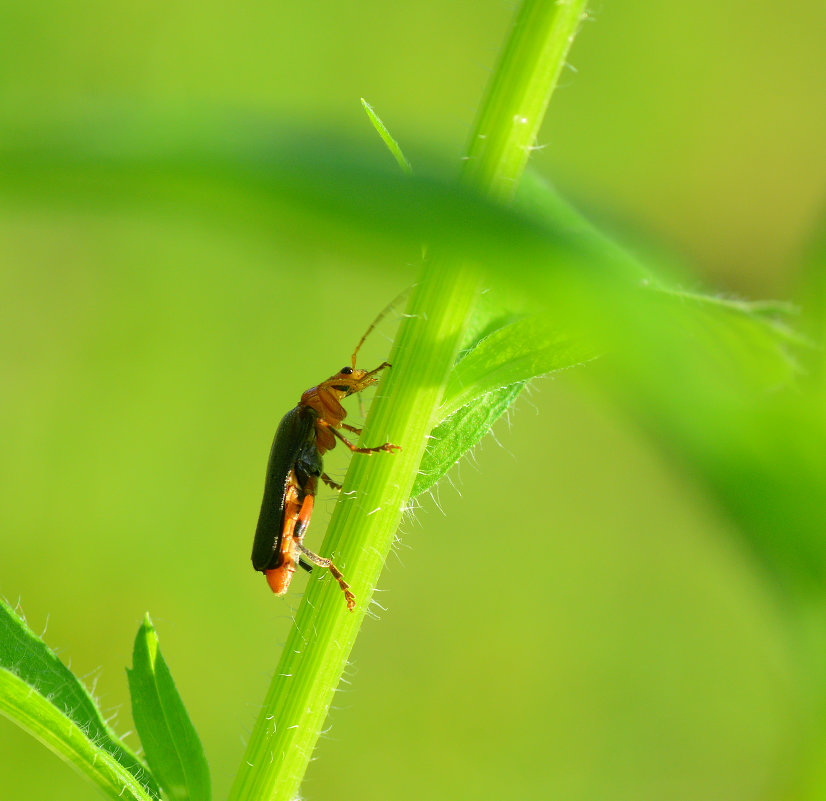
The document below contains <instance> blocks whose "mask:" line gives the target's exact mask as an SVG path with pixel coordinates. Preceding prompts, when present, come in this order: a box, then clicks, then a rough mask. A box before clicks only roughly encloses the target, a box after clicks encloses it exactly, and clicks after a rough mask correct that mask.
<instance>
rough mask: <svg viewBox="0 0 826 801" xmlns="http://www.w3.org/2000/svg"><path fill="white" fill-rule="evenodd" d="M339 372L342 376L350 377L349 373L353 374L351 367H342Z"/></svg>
mask: <svg viewBox="0 0 826 801" xmlns="http://www.w3.org/2000/svg"><path fill="white" fill-rule="evenodd" d="M339 372H340V373H341V374H342V375H350V373H352V372H353V368H352V367H342V368H341V370H339Z"/></svg>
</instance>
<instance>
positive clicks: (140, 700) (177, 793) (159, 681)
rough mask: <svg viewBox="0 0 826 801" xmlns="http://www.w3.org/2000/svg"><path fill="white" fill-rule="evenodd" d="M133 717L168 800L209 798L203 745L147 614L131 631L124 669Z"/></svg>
mask: <svg viewBox="0 0 826 801" xmlns="http://www.w3.org/2000/svg"><path fill="white" fill-rule="evenodd" d="M127 674H128V676H129V691H130V693H131V694H132V717H133V718H134V720H135V726H137V729H138V734H139V735H140V738H141V744H142V745H143V748H144V751H145V752H146V761H147V762H148V763H149V766H150V767H151V768H152V772H153V773H154V774H155V776H156V778H157V779H158V783H159V784H160V785H161V787H162V788H163V790H164V793H165V794H166V796H167V797H168V798H169V799H171V801H210V798H211V796H212V790H211V786H210V779H209V767H208V765H207V761H206V756H205V755H204V749H203V746H202V745H201V741H200V739H199V738H198V734H197V732H196V731H195V727H194V726H193V725H192V721H191V720H190V718H189V715H188V714H187V711H186V709H185V707H184V704H183V701H182V700H181V697H180V695H179V694H178V690H177V688H176V687H175V683H174V682H173V680H172V675H171V674H170V672H169V668H168V667H167V664H166V662H165V660H164V658H163V656H162V654H161V651H160V646H159V643H158V636H157V634H156V633H155V629H154V627H153V626H152V621H151V620H150V619H149V615H147V616H146V618H145V619H144V622H143V624H142V625H141V627H140V628H139V629H138V634H137V636H136V637H135V648H134V651H133V654H132V669H131V670H129V669H127Z"/></svg>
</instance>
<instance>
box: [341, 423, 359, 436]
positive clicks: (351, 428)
mask: <svg viewBox="0 0 826 801" xmlns="http://www.w3.org/2000/svg"><path fill="white" fill-rule="evenodd" d="M341 427H342V428H346V429H347V430H348V431H352V432H353V433H354V434H361V432H362V429H360V428H356V427H355V426H351V425H348V424H347V423H342V424H341Z"/></svg>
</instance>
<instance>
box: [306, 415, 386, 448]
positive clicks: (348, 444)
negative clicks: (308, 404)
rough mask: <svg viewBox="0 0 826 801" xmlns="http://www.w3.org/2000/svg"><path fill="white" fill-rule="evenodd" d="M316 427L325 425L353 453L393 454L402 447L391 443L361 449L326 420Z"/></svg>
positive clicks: (319, 422)
mask: <svg viewBox="0 0 826 801" xmlns="http://www.w3.org/2000/svg"><path fill="white" fill-rule="evenodd" d="M316 425H323V426H326V427H327V428H328V429H329V430H330V431H331V432H332V433H333V435H334V436H336V437H338V438H339V439H340V440H341V441H342V442H343V443H344V444H345V445H346V446H347V447H348V448H349V449H350V450H351V451H352V452H353V453H366V454H370V453H379V452H381V451H384V452H386V453H393V451H400V450H401V445H393V444H392V443H390V442H385V443H384V445H379V446H378V447H377V448H359V447H358V446H356V445H353V443H352V442H350V440H349V439H347V437H345V436H344V434H342V433H341V432H340V431H339V430H338V429H337V428H333V427H332V426H331V425H330V424H329V423H326V422H325V421H324V420H319V421H318V422H317V423H316Z"/></svg>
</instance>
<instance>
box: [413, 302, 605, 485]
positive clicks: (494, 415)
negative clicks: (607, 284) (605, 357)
mask: <svg viewBox="0 0 826 801" xmlns="http://www.w3.org/2000/svg"><path fill="white" fill-rule="evenodd" d="M493 314H494V310H493V309H491V308H484V309H483V310H482V311H481V313H480V314H478V315H476V317H475V319H474V323H473V329H474V331H475V335H476V341H475V342H473V343H472V344H471V346H470V347H469V348H467V349H465V350H464V351H462V353H461V354H460V356H459V360H458V361H457V363H456V366H455V368H454V370H453V372H452V373H451V375H450V378H449V381H448V385H447V387H446V389H445V394H444V399H443V401H442V404H441V406H440V407H439V409H438V411H437V414H436V419H435V425H434V428H433V430H432V431H431V433H430V437H429V439H428V444H427V448H426V450H425V453H424V456H423V457H422V462H421V465H420V467H419V472H418V475H417V476H416V481H415V483H414V484H413V491H412V494H411V497H416V496H417V495H419V494H421V493H422V492H425V491H426V490H428V489H430V487H432V486H433V485H434V484H435V483H436V482H437V481H438V480H439V479H440V478H441V477H442V476H443V475H445V473H447V471H448V470H450V468H451V467H452V466H453V465H454V464H455V463H456V462H457V461H459V459H460V458H461V457H462V456H464V454H465V453H467V452H468V451H469V450H470V449H471V448H472V447H473V446H474V445H476V444H477V443H478V442H479V441H480V440H481V439H482V437H484V436H485V434H487V433H488V431H490V429H491V426H492V425H493V424H494V423H495V422H496V420H498V419H499V417H501V415H502V414H504V413H505V411H506V410H507V408H508V407H509V406H510V405H511V404H512V403H513V402H514V401H515V400H516V398H517V397H518V396H519V393H520V392H521V391H522V388H523V387H524V386H525V383H526V382H527V381H529V380H530V379H532V378H537V377H539V376H542V375H548V374H549V373H553V372H558V371H560V370H565V369H567V368H569V367H575V366H577V365H581V364H584V363H585V362H587V361H590V360H591V359H593V358H594V357H595V351H594V349H593V347H591V346H589V345H588V344H587V343H586V342H585V341H584V340H582V339H574V338H572V337H570V336H567V335H566V334H564V333H563V332H561V331H558V330H554V328H553V327H552V326H550V325H549V324H548V323H547V322H546V321H545V320H543V319H542V318H539V317H536V316H531V317H511V318H507V317H502V318H499V319H496V318H495V317H494V318H493V319H492V315H493Z"/></svg>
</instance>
